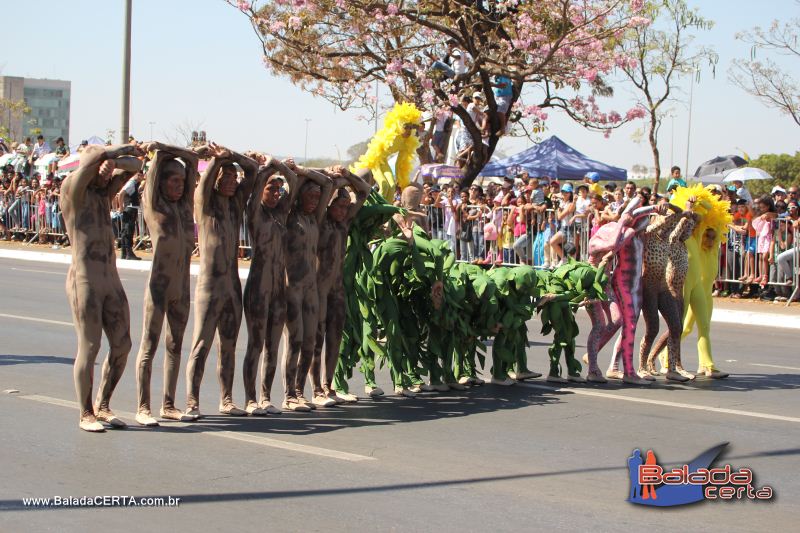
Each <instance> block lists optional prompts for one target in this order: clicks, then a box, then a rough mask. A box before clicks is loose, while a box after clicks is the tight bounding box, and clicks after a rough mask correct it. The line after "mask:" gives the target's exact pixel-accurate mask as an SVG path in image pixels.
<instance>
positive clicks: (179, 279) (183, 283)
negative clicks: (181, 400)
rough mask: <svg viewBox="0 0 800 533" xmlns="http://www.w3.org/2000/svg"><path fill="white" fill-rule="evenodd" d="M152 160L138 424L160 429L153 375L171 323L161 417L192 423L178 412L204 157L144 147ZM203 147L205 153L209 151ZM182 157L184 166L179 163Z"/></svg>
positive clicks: (138, 366)
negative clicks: (177, 391) (197, 186)
mask: <svg viewBox="0 0 800 533" xmlns="http://www.w3.org/2000/svg"><path fill="white" fill-rule="evenodd" d="M142 149H143V150H144V151H145V152H148V153H149V154H150V157H152V159H151V161H150V166H149V168H148V170H147V178H146V180H145V187H144V201H143V202H142V203H143V210H144V220H145V222H146V223H147V229H148V231H149V232H150V239H151V241H152V243H153V266H152V268H151V270H150V275H149V276H148V278H147V285H145V291H144V322H143V326H142V341H141V343H140V344H139V355H138V357H137V358H136V386H137V393H138V408H137V411H136V421H137V422H138V423H140V424H142V425H144V426H157V425H158V422H156V420H155V418H153V416H152V415H151V411H150V374H151V372H152V366H153V358H154V357H155V354H156V350H157V349H158V342H159V340H160V338H161V330H162V328H163V326H164V317H166V319H167V339H166V354H165V357H164V394H163V399H162V404H161V413H160V414H161V418H166V419H170V420H184V421H185V420H191V417H188V416H186V415H184V414H183V413H182V412H181V411H180V410H178V409H176V408H175V389H176V386H177V383H178V374H179V373H180V364H181V347H182V346H183V334H184V332H185V331H186V324H187V322H188V321H189V300H190V294H189V265H190V263H191V257H192V250H194V216H193V213H194V210H193V205H192V204H193V202H194V188H195V183H196V182H197V161H198V154H197V153H195V152H193V151H190V150H186V149H183V148H177V147H174V146H166V145H164V144H161V143H158V142H152V143H148V144H146V145H143V146H142ZM205 150H206V148H205V147H203V149H202V150H201V151H205ZM178 158H180V160H181V161H179V160H178Z"/></svg>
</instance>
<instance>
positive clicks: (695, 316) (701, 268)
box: [653, 185, 732, 379]
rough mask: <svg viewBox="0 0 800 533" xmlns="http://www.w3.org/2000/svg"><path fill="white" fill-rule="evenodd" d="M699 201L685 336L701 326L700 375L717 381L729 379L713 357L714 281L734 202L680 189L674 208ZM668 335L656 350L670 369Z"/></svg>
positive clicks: (689, 245) (688, 278)
mask: <svg viewBox="0 0 800 533" xmlns="http://www.w3.org/2000/svg"><path fill="white" fill-rule="evenodd" d="M690 197H695V198H696V199H697V203H696V207H695V210H696V212H697V214H698V215H699V216H700V221H699V223H698V224H697V226H695V228H694V231H693V232H692V236H691V237H689V238H688V239H687V240H686V249H687V251H688V252H689V270H688V272H687V274H686V281H685V283H684V284H683V317H684V318H683V334H682V338H686V337H687V336H688V335H689V334H690V333H691V332H692V329H694V325H695V323H696V324H697V354H698V357H699V363H698V368H697V374H698V375H701V376H706V377H710V378H714V379H722V378H726V377H728V373H727V372H722V371H721V370H719V369H718V368H717V367H716V365H714V359H713V357H712V356H711V314H712V313H713V311H714V298H712V296H711V293H712V292H713V290H714V281H716V279H717V274H718V272H719V247H720V244H721V243H724V242H725V235H726V229H727V225H728V224H730V222H731V219H732V217H731V214H730V202H727V201H723V200H722V198H721V195H715V194H714V192H713V191H712V190H709V189H708V188H703V186H702V185H696V186H694V187H689V188H686V187H678V189H677V190H676V191H675V193H674V195H673V196H672V200H671V202H672V203H673V204H674V205H681V204H683V203H686V201H687V199H688V198H690ZM667 339H668V333H664V334H663V335H662V336H661V337H660V338H659V339H658V341H657V342H656V344H655V346H654V347H653V351H654V352H655V353H660V354H661V355H660V359H661V364H662V365H663V366H664V367H665V368H666V367H667V364H666V356H667V354H666V353H665V352H664V345H665V344H666V342H667Z"/></svg>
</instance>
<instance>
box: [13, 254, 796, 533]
mask: <svg viewBox="0 0 800 533" xmlns="http://www.w3.org/2000/svg"><path fill="white" fill-rule="evenodd" d="M66 268H67V267H66V265H56V264H49V263H35V262H22V261H12V260H0V272H2V276H0V391H6V390H9V389H13V390H18V391H19V392H17V393H1V394H0V428H2V431H0V447H1V448H0V449H2V454H0V472H2V483H1V484H0V530H3V531H49V530H53V531H84V530H87V529H89V530H95V529H100V528H102V529H104V530H111V531H118V530H131V529H134V528H135V529H137V530H141V531H151V530H153V531H155V530H170V531H199V530H202V531H205V530H221V529H223V528H224V529H231V530H237V529H244V528H247V529H250V530H253V529H257V530H268V531H276V530H278V531H296V530H304V531H318V530H319V531H322V530H326V531H335V530H347V531H366V530H370V531H374V530H378V531H384V530H428V529H436V530H440V531H451V530H467V531H479V530H489V529H491V530H496V531H511V530H589V529H591V530H593V531H641V530H642V528H643V527H644V528H646V529H647V530H655V531H660V530H674V529H675V528H681V529H683V530H689V531H699V530H703V531H708V530H712V529H713V530H723V529H724V530H729V531H754V530H765V529H767V528H768V527H769V528H774V529H776V530H779V528H783V529H786V530H794V529H795V528H796V520H797V516H799V515H800V504H798V503H797V502H798V497H799V496H800V482H798V478H797V464H798V463H797V458H798V454H800V445H799V444H798V443H800V413H798V409H797V408H798V405H800V403H798V395H797V389H798V388H800V376H799V375H798V372H799V371H800V361H798V354H800V350H798V346H799V345H800V331H798V330H788V329H778V328H763V327H760V328H756V327H750V326H748V325H747V324H731V325H727V324H715V325H714V326H713V339H714V348H715V358H716V360H717V362H718V364H719V366H720V367H722V368H724V369H725V370H728V371H730V372H732V374H733V375H732V376H731V377H730V378H729V379H727V380H723V381H711V380H705V379H703V380H700V379H698V380H697V382H695V383H693V384H691V385H667V384H665V383H664V382H663V381H661V382H659V383H658V384H657V385H656V386H654V387H652V388H650V389H639V388H630V387H622V386H621V385H614V384H609V385H606V386H589V385H583V386H567V387H564V388H562V389H560V390H559V389H556V388H555V387H552V386H550V385H548V384H546V383H545V382H544V381H543V380H541V379H540V380H533V381H531V382H529V383H528V384H526V385H524V386H520V385H517V386H514V387H509V388H502V387H493V386H489V385H486V386H483V387H478V388H473V389H471V390H468V391H466V392H450V393H446V394H440V395H422V396H420V397H418V398H416V399H404V398H397V397H394V396H387V397H386V398H383V399H379V400H366V399H363V400H362V401H360V402H359V403H358V404H355V405H349V406H345V407H336V408H333V409H328V410H318V411H316V412H313V413H310V414H282V415H279V416H272V417H268V418H266V419H262V418H258V419H256V418H244V419H242V418H238V419H237V418H226V417H223V416H209V417H208V418H207V419H206V420H204V421H203V422H199V423H195V424H179V423H164V424H162V426H161V427H159V428H157V429H145V428H140V427H137V426H136V425H135V422H133V420H132V416H133V415H132V412H133V411H135V403H136V402H135V388H134V374H135V372H134V359H135V350H136V349H138V338H139V334H140V332H141V315H142V313H141V296H142V290H143V286H144V281H145V279H146V275H145V274H144V273H139V272H132V271H122V272H121V276H122V278H123V283H124V285H125V287H126V289H127V292H128V297H129V300H130V302H131V317H132V325H131V330H132V332H133V334H132V338H133V339H134V353H133V354H132V355H131V356H130V357H129V360H128V366H127V370H126V373H125V375H124V376H123V379H122V381H121V383H120V385H119V387H118V389H117V392H116V394H115V396H114V400H113V402H112V407H113V408H114V409H115V411H116V412H117V413H118V414H120V415H121V416H123V418H125V419H127V420H128V421H129V423H131V424H132V425H131V427H130V428H129V429H127V430H124V431H123V430H120V431H108V432H106V433H104V434H96V435H95V434H88V433H85V432H82V431H80V430H79V429H78V427H77V418H78V413H77V409H76V407H75V405H74V400H75V393H74V389H73V385H72V362H73V357H74V352H75V347H76V342H75V333H74V330H73V328H72V326H71V324H70V322H71V318H70V312H69V307H68V304H67V301H66V297H65V295H64V282H65V279H66V278H65V275H66V274H65V273H66ZM580 324H581V328H582V331H583V333H582V335H581V336H580V337H579V338H578V342H579V345H581V347H582V346H583V345H584V344H585V334H586V332H587V331H588V327H587V325H588V320H586V318H585V316H584V315H581V317H580ZM191 327H192V326H191V320H190V325H189V330H191ZM640 329H641V328H640ZM530 331H531V333H530V339H531V340H532V341H533V346H532V347H531V348H530V349H529V354H528V358H529V362H530V367H531V368H532V369H534V370H538V371H540V372H544V371H546V369H547V353H546V345H547V340H546V339H544V338H542V337H541V336H540V335H539V334H538V325H537V324H536V323H535V322H532V323H531V328H530ZM190 333H191V331H188V332H187V339H186V341H185V343H184V361H185V358H186V355H187V352H188V349H189V344H190V342H189V340H190V337H191V335H190ZM245 342H246V339H245V336H244V334H242V335H241V336H240V340H239V350H238V354H239V356H240V357H241V354H242V352H243V348H244V346H245ZM104 351H105V347H104V348H103V349H101V354H103V353H104ZM608 351H609V350H608V349H606V350H605V351H604V352H603V353H602V354H601V366H602V365H603V364H605V363H607V361H608V357H609V354H608ZM683 353H684V362H685V363H686V366H687V368H694V361H696V358H697V352H696V349H695V343H694V339H693V338H692V339H688V340H687V341H686V342H684V344H683ZM101 357H102V355H101ZM161 357H163V355H162V356H161ZM212 357H213V358H214V359H215V358H216V355H212ZM100 363H101V361H98V366H97V370H98V371H99V364H100ZM237 363H239V364H241V359H239V360H238V361H237ZM208 364H209V367H208V369H207V372H206V376H207V377H206V380H205V382H204V386H203V391H202V402H201V404H202V405H203V406H204V411H205V412H207V414H209V415H213V412H214V411H213V407H216V404H217V398H218V389H217V386H218V385H217V381H216V379H215V378H214V361H212V360H211V359H210V360H209V363H208ZM238 375H239V374H237V376H238ZM161 378H162V376H161V368H160V358H159V359H158V360H157V364H156V365H155V368H154V372H153V390H154V392H157V391H159V390H160V387H161ZM240 380H241V378H239V377H237V381H236V389H235V394H236V397H237V400H239V401H241V399H242V398H241V395H242V389H241V381H240ZM379 384H380V385H381V386H383V387H384V389H385V390H387V391H390V390H391V387H390V382H389V377H388V372H386V371H385V370H384V371H383V372H382V373H381V375H380V380H379ZM352 388H353V390H354V391H355V392H361V391H363V383H362V382H361V381H360V379H359V375H358V374H357V376H356V378H354V381H353V386H352ZM184 393H185V389H184V384H183V375H181V380H180V381H179V389H178V397H179V398H183V395H184ZM281 394H282V391H281V390H280V379H276V383H275V388H274V391H273V396H274V397H275V398H280V397H281ZM157 397H158V394H154V400H155V399H156V398H157ZM721 442H729V443H730V445H729V447H728V448H727V451H726V452H725V455H724V456H723V458H722V460H721V461H718V462H719V463H727V462H730V463H732V464H733V465H734V466H749V467H751V468H752V469H753V471H754V472H755V474H756V485H757V486H762V485H770V486H772V487H773V488H774V490H775V494H776V496H775V498H774V500H773V501H771V502H751V501H740V502H724V503H723V502H704V503H700V504H698V505H693V506H686V507H679V508H672V509H656V508H650V507H641V506H636V505H632V504H630V503H627V502H626V501H625V498H626V497H627V493H628V473H627V469H626V466H625V465H626V459H627V457H628V456H629V455H630V454H631V451H632V450H633V449H634V448H642V450H647V449H653V450H654V451H655V453H656V455H657V457H658V460H659V463H660V464H662V465H670V466H671V465H675V464H678V463H682V462H684V461H687V460H690V459H692V458H694V457H696V456H697V455H699V454H700V453H701V452H702V451H704V450H706V449H707V448H710V447H712V446H714V445H716V444H719V443H721ZM114 495H118V496H172V497H177V498H181V503H180V505H179V506H178V507H159V508H146V507H136V508H131V507H127V508H121V507H114V508H111V507H105V508H68V509H67V508H52V507H51V508H35V509H33V508H26V507H24V505H23V502H22V498H27V497H53V496H62V497H68V496H69V497H80V496H114Z"/></svg>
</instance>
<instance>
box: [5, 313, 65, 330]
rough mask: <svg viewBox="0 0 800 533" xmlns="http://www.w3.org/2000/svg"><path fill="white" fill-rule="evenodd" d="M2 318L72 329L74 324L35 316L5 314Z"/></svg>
mask: <svg viewBox="0 0 800 533" xmlns="http://www.w3.org/2000/svg"><path fill="white" fill-rule="evenodd" d="M0 318H13V319H14V320H28V321H30V322H42V323H44V324H55V325H57V326H70V327H72V322H61V321H60V320H48V319H46V318H36V317H33V316H21V315H7V314H5V313H0Z"/></svg>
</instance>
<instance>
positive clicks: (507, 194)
mask: <svg viewBox="0 0 800 533" xmlns="http://www.w3.org/2000/svg"><path fill="white" fill-rule="evenodd" d="M513 198H514V180H513V179H511V178H510V177H508V176H506V177H505V178H503V185H502V189H501V190H500V192H499V193H497V195H495V197H494V204H495V205H496V206H500V207H509V206H510V205H511V200H512V199H513Z"/></svg>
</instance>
